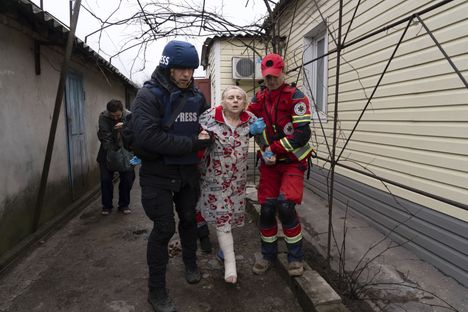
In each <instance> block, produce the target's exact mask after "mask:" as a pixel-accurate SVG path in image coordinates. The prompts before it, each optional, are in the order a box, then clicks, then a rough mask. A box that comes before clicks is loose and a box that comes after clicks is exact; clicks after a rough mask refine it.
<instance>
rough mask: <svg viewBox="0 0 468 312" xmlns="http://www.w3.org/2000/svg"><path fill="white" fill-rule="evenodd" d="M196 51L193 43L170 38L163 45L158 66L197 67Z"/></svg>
mask: <svg viewBox="0 0 468 312" xmlns="http://www.w3.org/2000/svg"><path fill="white" fill-rule="evenodd" d="M198 65H199V61H198V52H197V49H195V47H194V46H193V44H191V43H188V42H185V41H178V40H172V41H169V42H168V43H167V44H166V46H165V47H164V50H163V53H162V56H161V60H160V61H159V67H161V68H193V69H195V68H197V67H198Z"/></svg>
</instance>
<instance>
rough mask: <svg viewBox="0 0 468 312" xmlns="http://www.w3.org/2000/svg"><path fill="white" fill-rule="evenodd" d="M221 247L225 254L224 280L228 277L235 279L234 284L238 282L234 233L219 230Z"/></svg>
mask: <svg viewBox="0 0 468 312" xmlns="http://www.w3.org/2000/svg"><path fill="white" fill-rule="evenodd" d="M216 234H217V236H218V243H219V247H221V250H222V251H223V254H224V279H225V280H227V278H228V277H231V276H232V277H234V283H235V282H236V281H237V270H236V255H235V254H234V240H233V238H232V232H231V231H228V232H224V231H222V230H217V231H216Z"/></svg>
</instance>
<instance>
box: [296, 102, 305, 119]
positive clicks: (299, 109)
mask: <svg viewBox="0 0 468 312" xmlns="http://www.w3.org/2000/svg"><path fill="white" fill-rule="evenodd" d="M306 111H307V106H306V103H304V102H299V103H297V104H296V105H294V113H296V115H299V116H302V115H304V114H305V113H306Z"/></svg>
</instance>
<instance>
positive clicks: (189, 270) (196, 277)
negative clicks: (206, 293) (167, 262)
mask: <svg viewBox="0 0 468 312" xmlns="http://www.w3.org/2000/svg"><path fill="white" fill-rule="evenodd" d="M185 280H186V281H187V283H189V284H196V283H198V282H200V280H201V274H200V271H199V270H198V267H197V265H195V266H185Z"/></svg>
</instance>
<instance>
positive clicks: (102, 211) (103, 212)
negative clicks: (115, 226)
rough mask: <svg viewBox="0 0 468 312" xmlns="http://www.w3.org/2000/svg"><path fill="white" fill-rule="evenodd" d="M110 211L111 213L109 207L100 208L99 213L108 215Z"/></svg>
mask: <svg viewBox="0 0 468 312" xmlns="http://www.w3.org/2000/svg"><path fill="white" fill-rule="evenodd" d="M110 213H111V210H110V209H105V208H102V210H101V215H103V216H108V215H109V214H110Z"/></svg>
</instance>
